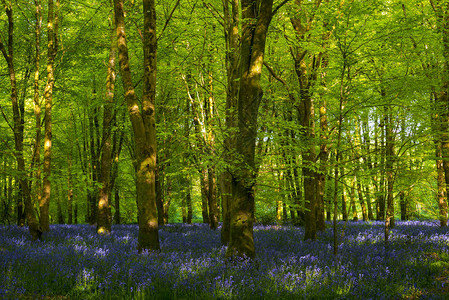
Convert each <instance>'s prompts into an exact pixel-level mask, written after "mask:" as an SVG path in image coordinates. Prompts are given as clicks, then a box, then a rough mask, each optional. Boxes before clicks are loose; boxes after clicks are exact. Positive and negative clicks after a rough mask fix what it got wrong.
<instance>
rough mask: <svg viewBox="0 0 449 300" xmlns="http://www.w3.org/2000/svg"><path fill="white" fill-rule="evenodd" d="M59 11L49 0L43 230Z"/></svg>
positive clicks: (48, 186) (46, 222)
mask: <svg viewBox="0 0 449 300" xmlns="http://www.w3.org/2000/svg"><path fill="white" fill-rule="evenodd" d="M58 13H59V0H56V13H55V11H54V2H53V0H48V21H47V36H48V44H47V45H48V49H47V84H46V86H45V90H44V98H45V136H44V168H43V173H44V179H43V186H42V188H43V194H42V199H41V200H42V201H41V202H40V203H39V209H40V225H41V227H42V230H43V231H49V230H50V220H49V211H48V210H49V207H50V195H51V194H50V193H51V181H50V176H51V147H52V119H51V117H52V115H51V110H52V106H53V87H54V85H55V75H54V74H55V67H54V64H55V57H56V53H57V50H58V23H59V21H58V19H59V17H58Z"/></svg>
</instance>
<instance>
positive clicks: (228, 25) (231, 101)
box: [220, 0, 239, 245]
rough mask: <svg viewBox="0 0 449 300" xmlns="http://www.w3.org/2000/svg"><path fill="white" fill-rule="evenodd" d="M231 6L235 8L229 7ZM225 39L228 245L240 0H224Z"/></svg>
mask: <svg viewBox="0 0 449 300" xmlns="http://www.w3.org/2000/svg"><path fill="white" fill-rule="evenodd" d="M229 4H231V8H229ZM223 11H224V36H225V42H226V74H227V87H226V121H225V122H226V124H225V126H226V135H225V138H224V149H223V156H224V158H225V162H226V164H227V165H228V167H227V168H226V169H225V171H223V172H222V173H221V174H220V187H221V200H222V205H221V210H222V219H223V225H222V227H221V244H222V245H228V243H229V239H230V232H231V231H230V225H231V209H232V208H231V204H232V173H231V171H230V169H229V166H231V165H232V151H233V150H234V149H235V147H236V146H235V141H236V140H235V134H234V130H235V128H236V126H237V121H236V115H235V113H236V111H237V99H238V91H239V82H238V80H237V79H238V78H239V67H238V64H239V59H238V55H239V0H230V1H223Z"/></svg>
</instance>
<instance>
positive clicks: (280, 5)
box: [271, 0, 290, 16]
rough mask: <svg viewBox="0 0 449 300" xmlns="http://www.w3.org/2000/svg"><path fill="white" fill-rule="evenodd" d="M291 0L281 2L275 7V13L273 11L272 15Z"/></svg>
mask: <svg viewBox="0 0 449 300" xmlns="http://www.w3.org/2000/svg"><path fill="white" fill-rule="evenodd" d="M289 1H290V0H284V1H282V2H281V4H279V5H278V6H277V7H275V9H273V13H272V14H271V15H272V16H274V15H275V14H276V13H277V11H278V10H279V9H280V8H281V7H282V6H284V5H285V4H287V3H288V2H289Z"/></svg>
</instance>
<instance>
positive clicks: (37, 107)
mask: <svg viewBox="0 0 449 300" xmlns="http://www.w3.org/2000/svg"><path fill="white" fill-rule="evenodd" d="M35 6H36V12H35V21H36V24H35V39H36V45H35V46H36V47H35V51H36V54H35V65H34V68H35V69H34V84H33V89H34V97H33V102H34V116H35V119H36V123H35V127H36V137H35V141H34V151H33V159H32V167H31V169H32V170H33V172H34V178H35V183H34V187H35V188H34V194H35V195H36V203H41V201H42V200H41V198H42V181H41V140H42V128H41V127H42V126H41V102H40V99H39V76H40V75H39V74H40V73H39V68H40V53H41V52H40V49H41V45H40V42H41V38H40V36H41V28H42V13H41V8H42V7H41V4H40V0H35Z"/></svg>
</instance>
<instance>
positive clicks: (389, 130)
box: [385, 107, 395, 240]
mask: <svg viewBox="0 0 449 300" xmlns="http://www.w3.org/2000/svg"><path fill="white" fill-rule="evenodd" d="M385 112H386V113H385V116H386V118H385V120H386V122H385V136H386V142H385V144H386V147H385V173H386V175H387V215H386V218H385V228H386V229H385V232H386V233H385V240H388V229H389V228H392V227H394V225H395V224H394V223H395V222H394V202H393V185H394V171H393V163H394V135H393V115H392V112H391V107H389V108H387V107H386V108H385Z"/></svg>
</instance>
